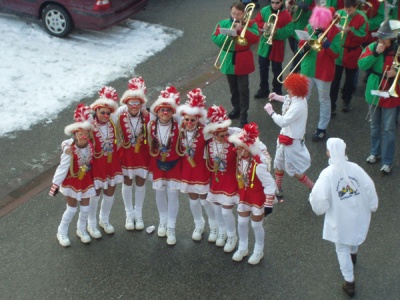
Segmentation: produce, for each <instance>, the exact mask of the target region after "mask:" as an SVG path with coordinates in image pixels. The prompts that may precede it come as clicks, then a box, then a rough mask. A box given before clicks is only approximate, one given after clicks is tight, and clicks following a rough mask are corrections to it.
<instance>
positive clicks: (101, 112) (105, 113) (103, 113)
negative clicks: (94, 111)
mask: <svg viewBox="0 0 400 300" xmlns="http://www.w3.org/2000/svg"><path fill="white" fill-rule="evenodd" d="M99 113H100V114H101V115H107V116H109V115H111V113H110V112H107V111H99Z"/></svg>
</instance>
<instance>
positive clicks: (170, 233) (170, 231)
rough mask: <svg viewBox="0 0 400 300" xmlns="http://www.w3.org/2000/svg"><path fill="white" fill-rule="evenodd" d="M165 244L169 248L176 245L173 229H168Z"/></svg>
mask: <svg viewBox="0 0 400 300" xmlns="http://www.w3.org/2000/svg"><path fill="white" fill-rule="evenodd" d="M167 244H168V245H171V246H172V245H175V244H176V236H175V228H171V227H168V229H167Z"/></svg>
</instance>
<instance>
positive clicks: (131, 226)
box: [125, 218, 135, 230]
mask: <svg viewBox="0 0 400 300" xmlns="http://www.w3.org/2000/svg"><path fill="white" fill-rule="evenodd" d="M125 229H126V230H135V223H134V221H133V219H130V218H126V221H125Z"/></svg>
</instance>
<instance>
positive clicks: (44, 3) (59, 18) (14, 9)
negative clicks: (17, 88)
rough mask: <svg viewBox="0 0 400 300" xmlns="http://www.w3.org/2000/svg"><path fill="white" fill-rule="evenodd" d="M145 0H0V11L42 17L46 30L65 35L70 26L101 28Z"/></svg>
mask: <svg viewBox="0 0 400 300" xmlns="http://www.w3.org/2000/svg"><path fill="white" fill-rule="evenodd" d="M147 3H148V0H51V1H49V0H1V1H0V11H2V12H5V13H13V14H18V15H24V16H29V17H34V18H36V19H42V21H43V24H44V28H45V29H46V31H47V32H48V33H49V34H51V35H54V36H56V37H65V36H67V35H68V34H69V33H70V32H71V31H72V30H73V29H74V27H76V28H81V29H92V30H101V29H105V28H107V27H111V26H113V25H116V24H118V23H120V22H122V21H124V20H126V19H128V18H129V17H131V16H132V15H134V14H135V13H136V12H138V11H140V10H142V9H144V8H145V7H146V5H147Z"/></svg>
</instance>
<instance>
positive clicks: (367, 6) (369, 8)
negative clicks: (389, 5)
mask: <svg viewBox="0 0 400 300" xmlns="http://www.w3.org/2000/svg"><path fill="white" fill-rule="evenodd" d="M378 1H379V0H378ZM383 1H384V0H380V1H379V2H383ZM356 9H360V10H361V11H363V12H364V13H365V15H366V16H367V18H368V19H371V18H372V12H373V5H372V3H370V2H368V1H360V2H359V3H358V4H357V7H356Z"/></svg>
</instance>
